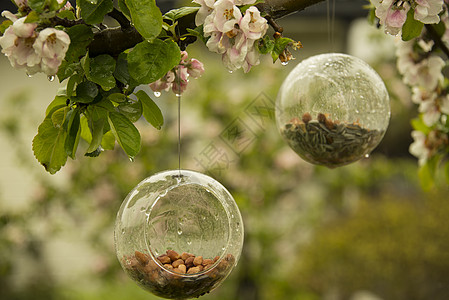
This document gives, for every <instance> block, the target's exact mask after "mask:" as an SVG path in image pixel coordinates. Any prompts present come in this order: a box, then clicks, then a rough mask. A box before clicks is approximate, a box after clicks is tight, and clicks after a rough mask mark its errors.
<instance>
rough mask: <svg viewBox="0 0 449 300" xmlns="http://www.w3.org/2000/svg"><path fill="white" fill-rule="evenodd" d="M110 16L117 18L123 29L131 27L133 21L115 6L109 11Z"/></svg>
mask: <svg viewBox="0 0 449 300" xmlns="http://www.w3.org/2000/svg"><path fill="white" fill-rule="evenodd" d="M108 16H110V17H111V18H113V19H115V20H116V21H117V22H118V23H119V24H120V27H122V28H123V29H128V28H130V27H131V23H130V22H129V20H128V19H127V18H126V17H125V15H124V14H123V13H122V12H121V11H119V10H118V9H116V8H114V9H113V10H112V11H111V12H110V13H108Z"/></svg>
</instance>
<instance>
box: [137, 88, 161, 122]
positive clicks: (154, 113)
mask: <svg viewBox="0 0 449 300" xmlns="http://www.w3.org/2000/svg"><path fill="white" fill-rule="evenodd" d="M136 96H137V98H138V99H139V100H140V101H141V102H142V107H143V116H144V117H145V119H146V120H147V121H148V123H150V124H151V125H153V126H154V127H155V128H156V129H158V130H160V129H161V128H162V125H164V117H163V116H162V112H161V110H160V109H159V107H158V106H157V105H156V103H154V101H153V99H151V98H150V96H148V94H147V93H146V92H144V91H142V90H140V91H138V92H137V93H136Z"/></svg>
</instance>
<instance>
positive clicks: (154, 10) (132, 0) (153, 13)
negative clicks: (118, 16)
mask: <svg viewBox="0 0 449 300" xmlns="http://www.w3.org/2000/svg"><path fill="white" fill-rule="evenodd" d="M125 3H126V6H127V7H128V9H129V12H130V14H131V21H132V23H133V25H134V27H135V28H136V29H137V31H138V32H139V33H140V34H141V35H142V36H143V37H144V38H145V39H147V40H153V39H154V38H155V37H157V36H158V35H159V33H160V32H161V29H162V13H161V11H160V10H159V8H158V7H157V5H156V1H155V0H125Z"/></svg>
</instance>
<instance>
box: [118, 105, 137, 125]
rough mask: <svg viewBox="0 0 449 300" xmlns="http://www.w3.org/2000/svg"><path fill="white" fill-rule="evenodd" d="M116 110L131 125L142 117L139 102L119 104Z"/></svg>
mask: <svg viewBox="0 0 449 300" xmlns="http://www.w3.org/2000/svg"><path fill="white" fill-rule="evenodd" d="M117 109H118V111H119V112H120V113H122V114H123V115H124V116H125V117H127V118H128V119H129V120H130V121H131V122H133V123H134V122H137V120H139V119H140V117H141V116H142V104H141V103H140V102H139V101H137V102H126V103H121V104H120V105H119V106H117Z"/></svg>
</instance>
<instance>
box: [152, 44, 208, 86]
mask: <svg viewBox="0 0 449 300" xmlns="http://www.w3.org/2000/svg"><path fill="white" fill-rule="evenodd" d="M188 57H189V56H188V54H187V52H186V51H182V52H181V61H180V63H179V65H177V66H176V67H174V68H173V69H172V70H170V71H168V72H167V74H165V75H164V76H163V77H162V78H160V79H158V80H156V81H155V82H153V83H151V84H150V88H151V89H152V90H153V91H154V92H162V91H166V92H167V91H169V90H170V89H171V90H172V91H173V92H174V93H175V94H182V93H183V92H184V91H185V90H186V88H187V84H188V82H189V80H188V78H189V76H192V77H193V78H198V77H199V76H201V75H202V74H203V73H204V66H203V64H202V63H201V62H200V61H199V60H197V59H194V58H192V59H190V60H187V59H188Z"/></svg>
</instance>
